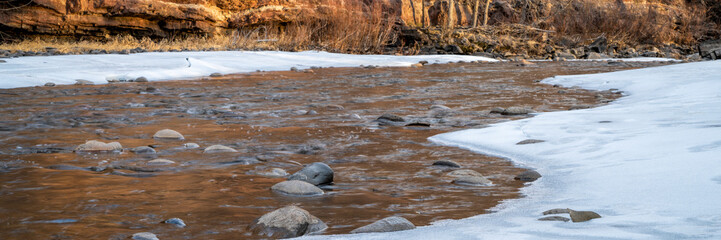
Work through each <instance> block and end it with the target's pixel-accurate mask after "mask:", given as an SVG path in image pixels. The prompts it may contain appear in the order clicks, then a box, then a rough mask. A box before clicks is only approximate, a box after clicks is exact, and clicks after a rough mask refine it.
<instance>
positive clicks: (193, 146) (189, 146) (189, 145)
mask: <svg viewBox="0 0 721 240" xmlns="http://www.w3.org/2000/svg"><path fill="white" fill-rule="evenodd" d="M183 148H185V149H196V148H200V145H198V144H197V143H186V144H183Z"/></svg>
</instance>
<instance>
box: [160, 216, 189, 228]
mask: <svg viewBox="0 0 721 240" xmlns="http://www.w3.org/2000/svg"><path fill="white" fill-rule="evenodd" d="M164 223H168V224H173V225H175V226H176V227H179V228H184V227H185V226H187V225H185V222H183V219H180V218H171V219H168V220H165V221H164Z"/></svg>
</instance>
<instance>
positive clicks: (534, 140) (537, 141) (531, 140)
mask: <svg viewBox="0 0 721 240" xmlns="http://www.w3.org/2000/svg"><path fill="white" fill-rule="evenodd" d="M542 142H545V141H544V140H539V139H526V140H523V141H520V142H517V143H516V145H526V144H534V143H542Z"/></svg>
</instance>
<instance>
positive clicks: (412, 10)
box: [408, 0, 423, 26]
mask: <svg viewBox="0 0 721 240" xmlns="http://www.w3.org/2000/svg"><path fill="white" fill-rule="evenodd" d="M413 1H414V0H408V2H410V3H411V12H413V24H416V26H418V19H417V18H416V6H415V5H414V4H413ZM421 21H423V20H421Z"/></svg>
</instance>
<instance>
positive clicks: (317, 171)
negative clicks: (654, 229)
mask: <svg viewBox="0 0 721 240" xmlns="http://www.w3.org/2000/svg"><path fill="white" fill-rule="evenodd" d="M288 180H301V181H306V182H308V183H311V184H313V185H321V184H329V183H331V182H333V169H331V168H330V166H328V164H325V163H322V162H315V163H311V164H309V165H307V166H305V167H304V168H303V169H301V170H300V171H298V172H296V173H293V175H290V177H288Z"/></svg>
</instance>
